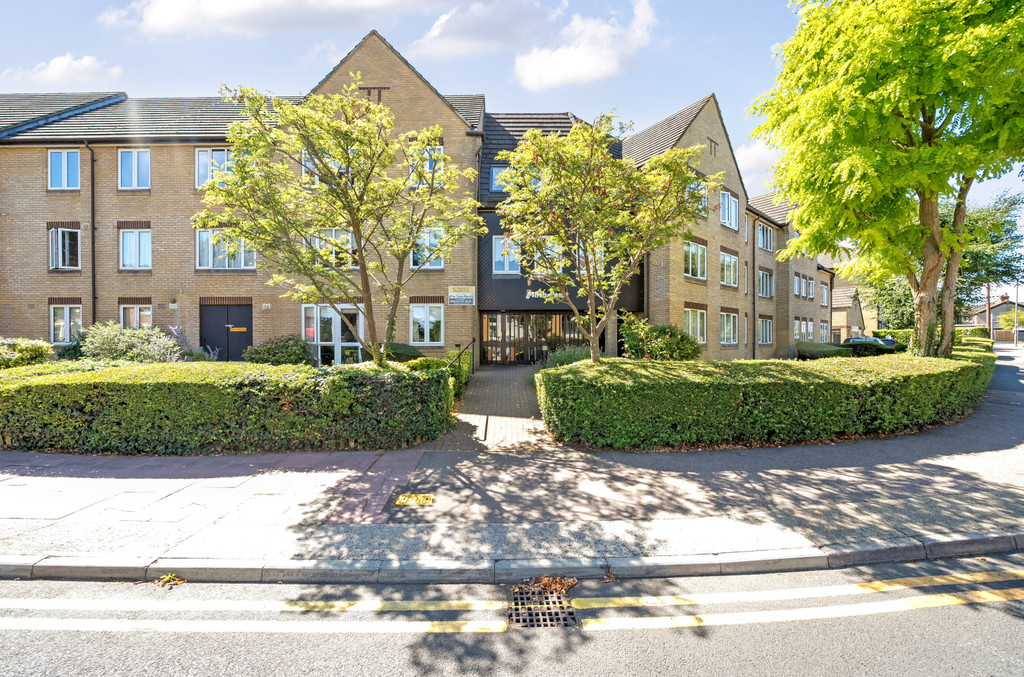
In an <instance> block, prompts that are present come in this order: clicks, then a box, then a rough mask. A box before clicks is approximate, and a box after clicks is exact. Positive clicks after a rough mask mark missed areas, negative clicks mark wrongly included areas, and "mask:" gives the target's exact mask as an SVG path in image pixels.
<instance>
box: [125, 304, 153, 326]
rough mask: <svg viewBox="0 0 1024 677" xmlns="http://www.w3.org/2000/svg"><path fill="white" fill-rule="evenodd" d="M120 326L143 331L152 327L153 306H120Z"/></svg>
mask: <svg viewBox="0 0 1024 677" xmlns="http://www.w3.org/2000/svg"><path fill="white" fill-rule="evenodd" d="M121 326H122V327H124V328H125V329H143V328H145V327H152V326H153V306H121Z"/></svg>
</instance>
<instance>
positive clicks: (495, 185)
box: [491, 165, 508, 193]
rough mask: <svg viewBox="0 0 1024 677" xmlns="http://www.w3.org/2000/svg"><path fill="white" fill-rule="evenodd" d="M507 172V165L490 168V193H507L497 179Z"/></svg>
mask: <svg viewBox="0 0 1024 677" xmlns="http://www.w3.org/2000/svg"><path fill="white" fill-rule="evenodd" d="M507 171H508V165H492V166H491V192H492V193H507V192H508V188H506V187H505V185H504V184H502V183H501V182H500V181H499V180H498V177H500V176H501V175H502V174H504V173H505V172H507Z"/></svg>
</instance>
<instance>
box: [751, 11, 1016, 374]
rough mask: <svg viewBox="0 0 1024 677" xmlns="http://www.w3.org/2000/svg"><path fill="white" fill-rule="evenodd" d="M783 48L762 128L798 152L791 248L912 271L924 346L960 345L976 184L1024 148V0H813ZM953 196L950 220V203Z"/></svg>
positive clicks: (788, 181) (781, 169)
mask: <svg viewBox="0 0 1024 677" xmlns="http://www.w3.org/2000/svg"><path fill="white" fill-rule="evenodd" d="M799 11H800V24H799V26H798V27H797V31H796V34H795V35H794V36H793V37H792V38H790V40H789V41H787V42H786V43H785V44H784V45H783V46H782V47H781V48H780V50H779V52H778V53H777V57H778V59H779V60H780V62H781V72H780V74H779V77H778V80H777V83H776V87H775V89H774V90H772V91H771V92H769V93H767V94H765V95H764V96H762V97H761V98H759V99H758V100H757V101H756V102H755V104H754V106H753V112H755V113H758V114H761V115H764V117H765V121H764V122H763V123H762V124H761V125H760V126H759V127H758V128H757V130H755V133H756V134H758V135H759V136H761V137H762V138H764V139H765V140H766V141H767V142H768V143H769V144H770V145H774V146H776V147H779V148H781V149H782V150H783V151H784V152H785V154H784V156H783V157H782V159H781V160H780V161H779V162H778V163H777V164H776V166H775V176H774V180H773V183H774V186H775V188H776V189H777V191H778V192H779V193H780V194H781V196H782V197H783V198H785V199H787V200H789V201H790V202H792V203H794V204H796V205H798V207H797V209H796V210H795V212H794V213H793V214H792V215H791V220H792V222H793V225H794V226H795V228H796V229H797V230H798V231H799V233H800V236H799V237H798V238H795V239H794V240H792V241H791V243H790V246H789V247H788V248H787V249H786V251H785V255H787V256H795V255H798V254H799V253H801V252H803V251H808V252H811V253H815V254H816V253H822V252H827V253H830V254H833V255H836V254H838V252H839V249H840V246H841V245H840V243H841V242H844V241H845V242H849V243H852V246H853V248H854V250H855V252H856V254H857V255H858V256H857V257H856V258H855V260H854V262H853V263H852V264H851V265H850V266H849V268H848V269H847V270H846V271H845V272H847V273H851V274H857V273H868V272H870V273H874V274H882V275H884V274H896V275H901V276H903V277H906V279H907V282H908V284H909V285H910V288H911V290H912V291H913V294H914V325H915V333H916V337H915V343H914V345H913V349H915V350H916V351H917V352H920V353H922V354H935V353H938V354H942V355H947V354H949V352H950V350H951V349H952V343H953V333H952V331H953V324H954V322H953V307H954V304H953V303H944V304H943V318H942V320H943V321H942V325H943V330H942V336H941V340H940V341H939V343H938V344H936V343H935V339H934V329H935V326H936V324H937V321H938V316H937V310H938V288H939V283H940V281H941V282H942V289H943V294H944V295H946V296H948V297H949V298H950V299H952V298H953V296H954V295H955V293H956V286H957V285H956V281H957V272H958V271H959V269H960V263H961V258H962V256H963V252H964V249H965V247H966V246H967V245H968V243H969V237H968V236H967V234H966V233H965V230H964V221H965V216H966V199H967V195H968V192H969V191H970V188H971V186H972V185H973V183H974V182H975V181H979V180H982V179H986V178H990V177H995V176H999V175H1001V174H1003V173H1005V172H1007V171H1008V170H1009V169H1010V168H1011V166H1012V165H1013V163H1014V162H1016V161H1019V160H1020V159H1022V158H1024V96H1022V92H1024V2H1022V1H1021V0H1004V1H1001V2H993V1H989V0H845V1H844V2H834V1H831V0H810V1H809V2H805V3H802V4H800V10H799ZM943 198H948V199H950V200H952V203H953V205H954V208H953V215H952V219H951V220H950V221H949V222H947V223H944V222H943V221H942V219H941V215H940V209H939V205H940V201H941V200H942V199H943Z"/></svg>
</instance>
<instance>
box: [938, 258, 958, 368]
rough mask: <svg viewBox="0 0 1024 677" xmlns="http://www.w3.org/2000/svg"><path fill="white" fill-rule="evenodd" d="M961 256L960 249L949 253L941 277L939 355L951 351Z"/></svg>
mask: <svg viewBox="0 0 1024 677" xmlns="http://www.w3.org/2000/svg"><path fill="white" fill-rule="evenodd" d="M963 257H964V253H963V251H961V250H957V251H954V252H953V253H952V254H950V256H949V263H947V264H946V274H945V276H944V277H943V279H942V303H941V304H940V305H941V306H942V323H941V324H942V337H941V338H940V339H939V350H938V355H939V357H949V355H950V353H952V352H953V339H954V337H955V335H956V282H957V277H958V273H959V272H960V261H961V260H962V259H963Z"/></svg>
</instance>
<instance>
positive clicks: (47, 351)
mask: <svg viewBox="0 0 1024 677" xmlns="http://www.w3.org/2000/svg"><path fill="white" fill-rule="evenodd" d="M51 357H53V346H51V345H50V344H49V343H47V342H46V341H36V340H34V339H24V338H0V369H10V368H11V367H20V366H22V365H25V364H38V363H40V362H46V361H48V360H49V359H50V358H51Z"/></svg>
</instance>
